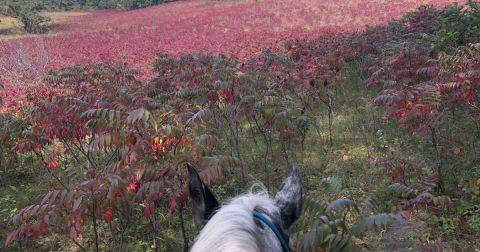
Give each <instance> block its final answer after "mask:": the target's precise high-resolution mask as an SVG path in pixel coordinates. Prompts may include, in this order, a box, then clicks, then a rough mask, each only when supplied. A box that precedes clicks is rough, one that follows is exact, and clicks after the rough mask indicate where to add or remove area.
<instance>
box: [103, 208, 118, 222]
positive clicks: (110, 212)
mask: <svg viewBox="0 0 480 252" xmlns="http://www.w3.org/2000/svg"><path fill="white" fill-rule="evenodd" d="M114 215H115V210H114V209H113V208H112V207H109V208H107V210H106V211H105V213H103V219H104V220H105V222H106V223H109V222H111V221H112V220H113V216H114Z"/></svg>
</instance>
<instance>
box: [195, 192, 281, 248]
mask: <svg viewBox="0 0 480 252" xmlns="http://www.w3.org/2000/svg"><path fill="white" fill-rule="evenodd" d="M254 209H261V210H262V211H263V212H265V213H268V214H269V215H270V216H277V215H279V208H278V207H277V206H275V204H274V200H273V199H272V198H270V197H269V195H268V192H267V191H266V190H265V189H263V190H262V191H260V192H256V193H254V192H252V190H250V192H249V193H247V194H244V195H240V196H238V197H235V198H233V199H232V200H231V201H230V203H228V204H226V205H224V206H223V207H222V208H220V210H219V211H218V212H217V213H216V214H214V215H213V217H212V218H211V219H210V221H209V222H208V223H207V225H206V226H205V227H204V228H203V229H202V231H201V232H200V234H199V235H198V237H197V239H196V243H195V244H194V246H193V248H192V250H191V252H221V251H222V252H223V251H229V252H247V251H248V252H261V251H281V247H280V243H279V242H278V240H277V238H276V237H275V234H274V233H273V232H271V230H267V231H265V230H262V229H261V228H260V227H259V226H258V225H257V224H256V223H255V221H254V219H253V216H252V211H253V210H254ZM265 241H274V242H270V243H272V244H266V242H265Z"/></svg>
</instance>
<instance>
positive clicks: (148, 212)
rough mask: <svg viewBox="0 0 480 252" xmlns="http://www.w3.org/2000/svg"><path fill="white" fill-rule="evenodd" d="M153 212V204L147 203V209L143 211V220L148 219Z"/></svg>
mask: <svg viewBox="0 0 480 252" xmlns="http://www.w3.org/2000/svg"><path fill="white" fill-rule="evenodd" d="M154 212H155V203H154V202H152V201H151V202H149V203H148V205H147V207H145V209H144V210H143V216H145V218H148V217H150V216H151V215H152V214H153V213H154Z"/></svg>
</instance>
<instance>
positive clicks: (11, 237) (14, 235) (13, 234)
mask: <svg viewBox="0 0 480 252" xmlns="http://www.w3.org/2000/svg"><path fill="white" fill-rule="evenodd" d="M18 232H19V230H18V229H17V230H15V231H12V232H10V233H9V234H8V235H7V238H6V239H5V247H7V246H9V245H10V244H12V242H14V241H15V240H16V239H17V238H18Z"/></svg>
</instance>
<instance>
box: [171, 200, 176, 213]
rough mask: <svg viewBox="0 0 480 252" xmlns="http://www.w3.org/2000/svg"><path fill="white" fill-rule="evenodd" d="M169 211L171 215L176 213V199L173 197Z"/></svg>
mask: <svg viewBox="0 0 480 252" xmlns="http://www.w3.org/2000/svg"><path fill="white" fill-rule="evenodd" d="M170 211H171V212H172V213H175V212H176V211H177V199H176V198H175V197H173V198H172V199H171V200H170Z"/></svg>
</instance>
